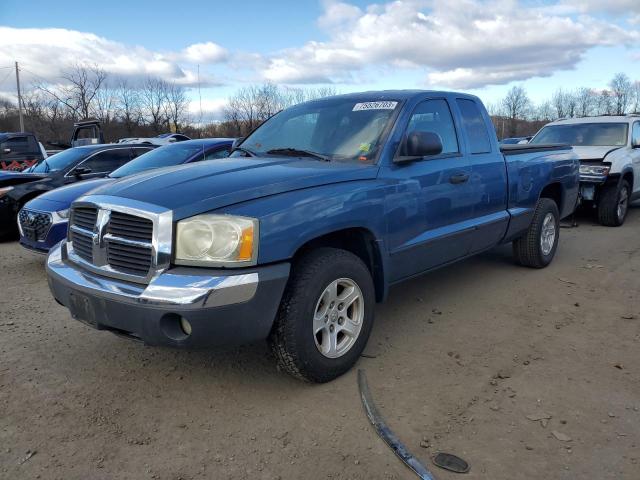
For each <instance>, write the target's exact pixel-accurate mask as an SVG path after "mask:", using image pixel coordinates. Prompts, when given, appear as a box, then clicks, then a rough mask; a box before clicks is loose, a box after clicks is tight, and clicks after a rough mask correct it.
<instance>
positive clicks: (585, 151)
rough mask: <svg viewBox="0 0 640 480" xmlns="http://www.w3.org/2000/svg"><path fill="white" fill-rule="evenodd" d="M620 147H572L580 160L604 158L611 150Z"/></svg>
mask: <svg viewBox="0 0 640 480" xmlns="http://www.w3.org/2000/svg"><path fill="white" fill-rule="evenodd" d="M620 148H622V147H573V151H574V152H575V153H576V155H578V158H579V159H580V160H604V158H605V157H606V156H607V155H608V154H609V153H611V152H614V151H616V150H619V149H620Z"/></svg>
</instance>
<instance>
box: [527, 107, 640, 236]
mask: <svg viewBox="0 0 640 480" xmlns="http://www.w3.org/2000/svg"><path fill="white" fill-rule="evenodd" d="M529 143H530V144H549V143H565V144H569V145H571V146H573V150H574V151H575V152H576V153H577V154H578V156H579V157H580V197H581V199H582V201H583V202H586V203H589V204H591V205H593V207H594V208H596V209H597V213H598V220H599V221H600V223H601V224H602V225H607V226H611V227H618V226H620V225H622V224H623V223H624V220H625V218H626V216H627V211H628V208H629V203H630V202H632V201H633V200H635V199H637V198H640V116H638V115H625V116H604V117H585V118H571V119H565V120H557V121H555V122H551V123H548V124H547V125H545V126H544V127H543V128H542V129H541V130H540V131H539V132H538V133H537V134H536V136H535V137H533V138H532V139H531V142H529Z"/></svg>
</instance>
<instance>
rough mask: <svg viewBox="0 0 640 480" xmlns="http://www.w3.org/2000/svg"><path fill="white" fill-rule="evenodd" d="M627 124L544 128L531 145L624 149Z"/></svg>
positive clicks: (590, 124)
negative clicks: (550, 144) (564, 144)
mask: <svg viewBox="0 0 640 480" xmlns="http://www.w3.org/2000/svg"><path fill="white" fill-rule="evenodd" d="M628 128H629V127H628V125H627V124H626V123H575V124H573V125H550V126H548V127H544V128H543V129H542V130H540V132H539V133H538V134H537V135H536V136H535V137H534V138H533V139H532V140H531V142H529V143H530V144H542V143H566V144H568V145H573V146H584V147H599V146H607V147H622V146H624V145H626V144H627V131H628Z"/></svg>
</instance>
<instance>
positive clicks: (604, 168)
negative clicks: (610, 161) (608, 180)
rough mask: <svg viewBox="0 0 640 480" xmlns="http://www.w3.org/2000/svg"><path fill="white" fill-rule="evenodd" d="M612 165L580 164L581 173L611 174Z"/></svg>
mask: <svg viewBox="0 0 640 480" xmlns="http://www.w3.org/2000/svg"><path fill="white" fill-rule="evenodd" d="M609 170H611V165H587V164H583V165H580V174H581V175H609Z"/></svg>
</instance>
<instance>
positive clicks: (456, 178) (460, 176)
mask: <svg viewBox="0 0 640 480" xmlns="http://www.w3.org/2000/svg"><path fill="white" fill-rule="evenodd" d="M467 180H469V174H467V173H456V174H455V175H451V176H450V177H449V182H450V183H453V184H454V185H455V184H458V183H464V182H466V181H467Z"/></svg>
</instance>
